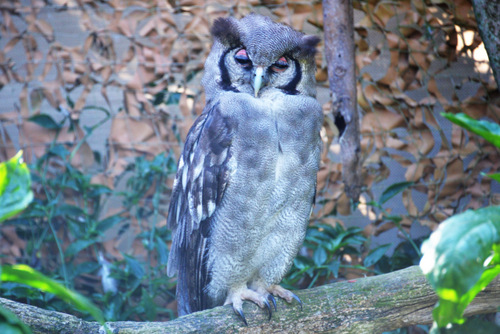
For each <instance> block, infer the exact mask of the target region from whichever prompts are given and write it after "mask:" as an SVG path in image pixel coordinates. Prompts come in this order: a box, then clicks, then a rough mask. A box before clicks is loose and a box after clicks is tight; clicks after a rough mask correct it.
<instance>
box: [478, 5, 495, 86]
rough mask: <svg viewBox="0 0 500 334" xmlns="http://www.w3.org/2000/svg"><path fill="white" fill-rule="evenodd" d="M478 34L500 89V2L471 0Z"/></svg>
mask: <svg viewBox="0 0 500 334" xmlns="http://www.w3.org/2000/svg"><path fill="white" fill-rule="evenodd" d="M472 4H473V6H474V14H475V15H476V21H477V26H478V27H479V34H480V35H481V38H482V39H483V42H484V46H485V48H486V52H488V58H489V60H490V66H491V68H492V69H493V75H494V77H495V81H496V83H497V87H498V89H500V2H498V1H490V0H472Z"/></svg>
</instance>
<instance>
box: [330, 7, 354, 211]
mask: <svg viewBox="0 0 500 334" xmlns="http://www.w3.org/2000/svg"><path fill="white" fill-rule="evenodd" d="M323 16H324V20H323V22H324V31H325V56H326V61H327V63H328V81H329V83H330V92H331V94H332V105H333V115H334V117H335V124H336V125H337V127H338V128H339V132H340V149H341V160H342V178H343V180H344V185H345V193H346V194H347V196H349V197H350V198H351V199H353V200H354V201H356V202H357V201H358V198H359V195H360V194H361V180H362V177H361V168H360V152H361V149H360V139H359V136H360V135H359V115H358V111H357V99H356V96H357V95H356V67H355V63H354V59H355V58H354V45H355V44H354V23H353V22H354V21H353V20H354V19H353V7H352V1H350V0H324V1H323Z"/></svg>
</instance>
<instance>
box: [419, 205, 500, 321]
mask: <svg viewBox="0 0 500 334" xmlns="http://www.w3.org/2000/svg"><path fill="white" fill-rule="evenodd" d="M499 244H500V206H491V207H487V208H483V209H479V210H474V211H473V210H469V211H466V212H464V213H461V214H458V215H455V216H453V217H451V218H449V219H447V220H445V221H444V222H442V223H441V224H440V226H439V228H438V229H437V230H436V231H435V232H434V233H433V234H432V235H431V237H430V238H429V240H427V241H426V242H425V243H424V244H423V245H422V253H423V257H422V260H421V261H420V268H421V269H422V271H423V273H424V274H425V275H426V276H427V279H428V280H429V282H430V284H431V285H432V287H433V288H434V290H436V293H437V294H438V296H439V298H440V300H439V304H438V307H437V308H436V309H435V310H434V311H433V315H434V316H435V318H434V319H435V320H436V322H437V324H438V326H439V327H443V326H446V325H447V324H448V323H460V322H462V314H463V311H464V310H465V308H466V307H467V305H468V304H469V303H470V302H471V301H472V299H474V297H475V296H476V295H477V293H479V292H480V291H481V290H482V289H484V287H486V286H487V285H488V284H489V283H490V282H491V280H493V278H495V277H496V276H497V275H498V274H499V273H500V265H499V262H500V261H499V258H500V251H499V250H500V247H499V246H498V245H499Z"/></svg>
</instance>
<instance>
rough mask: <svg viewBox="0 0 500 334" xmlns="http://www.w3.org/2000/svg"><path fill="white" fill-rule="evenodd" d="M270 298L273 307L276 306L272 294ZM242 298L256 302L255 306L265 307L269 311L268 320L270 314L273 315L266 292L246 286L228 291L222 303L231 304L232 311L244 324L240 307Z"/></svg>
mask: <svg viewBox="0 0 500 334" xmlns="http://www.w3.org/2000/svg"><path fill="white" fill-rule="evenodd" d="M271 298H272V299H270V300H271V301H272V303H273V304H274V307H275V308H276V301H275V300H274V298H273V297H272V296H271ZM244 300H249V301H251V302H253V303H255V304H257V306H259V307H260V308H264V307H266V308H267V310H268V311H269V320H271V316H272V315H273V310H272V309H271V305H270V304H269V301H268V295H267V294H266V295H263V294H260V293H258V292H256V291H253V290H250V289H248V288H242V289H239V290H236V291H232V292H229V294H228V296H227V298H226V301H225V302H224V305H227V304H233V310H234V312H235V313H236V314H237V315H239V316H240V317H241V319H242V320H243V322H244V323H245V326H248V323H247V320H246V319H245V314H244V313H243V307H242V306H243V301H244Z"/></svg>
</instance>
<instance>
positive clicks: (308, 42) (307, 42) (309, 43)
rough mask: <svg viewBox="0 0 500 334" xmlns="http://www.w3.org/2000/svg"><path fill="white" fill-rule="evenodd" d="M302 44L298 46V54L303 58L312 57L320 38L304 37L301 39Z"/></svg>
mask: <svg viewBox="0 0 500 334" xmlns="http://www.w3.org/2000/svg"><path fill="white" fill-rule="evenodd" d="M301 42H302V43H301V44H300V46H299V49H300V53H301V54H302V55H303V56H305V57H314V55H315V54H316V51H317V50H316V46H317V45H318V43H319V42H320V38H319V37H318V36H314V35H306V36H304V37H302V41H301Z"/></svg>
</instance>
